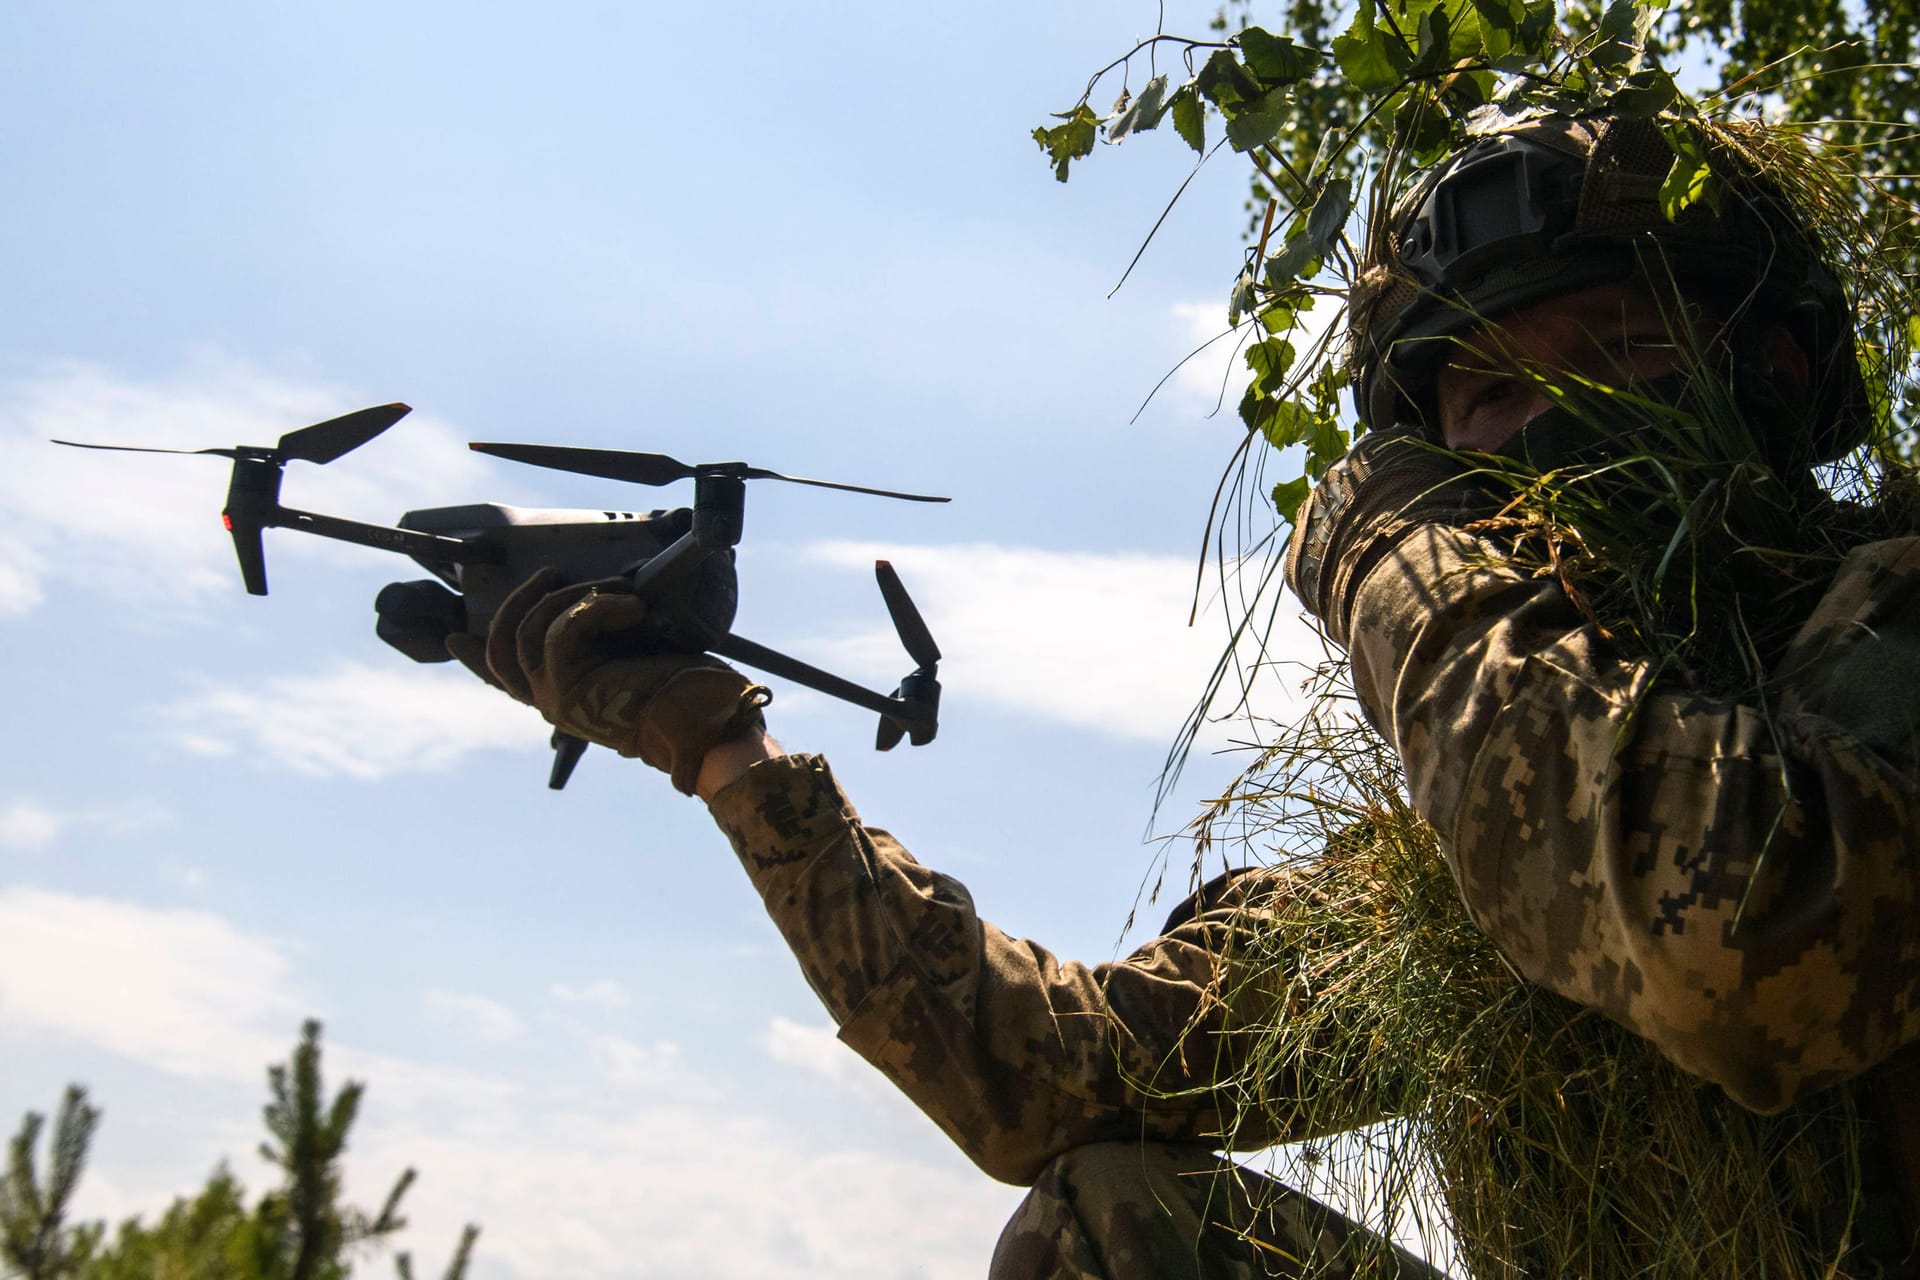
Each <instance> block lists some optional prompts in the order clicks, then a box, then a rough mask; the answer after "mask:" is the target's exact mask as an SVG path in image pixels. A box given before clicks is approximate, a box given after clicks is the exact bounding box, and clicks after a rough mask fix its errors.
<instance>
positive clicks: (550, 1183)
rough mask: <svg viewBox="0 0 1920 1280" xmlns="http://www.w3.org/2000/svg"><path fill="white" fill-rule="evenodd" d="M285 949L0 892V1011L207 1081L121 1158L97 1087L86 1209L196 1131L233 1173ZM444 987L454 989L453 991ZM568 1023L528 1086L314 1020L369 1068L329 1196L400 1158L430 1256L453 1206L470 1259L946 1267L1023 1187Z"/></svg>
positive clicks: (630, 1271)
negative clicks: (550, 1060)
mask: <svg viewBox="0 0 1920 1280" xmlns="http://www.w3.org/2000/svg"><path fill="white" fill-rule="evenodd" d="M290 970H291V966H290V963H289V959H288V952H287V949H286V948H285V947H284V946H282V945H279V944H276V943H274V942H272V941H269V940H265V939H262V938H259V937H256V936H252V935H248V934H246V933H243V932H241V931H240V930H238V929H236V928H235V927H234V926H232V925H231V924H229V923H228V922H226V921H224V920H222V919H220V918H219V917H217V916H214V915H211V914H208V913H205V912H196V911H155V910H151V909H148V908H144V907H139V906H134V905H131V904H128V903H123V902H112V901H105V900H100V899H93V898H84V897H76V896H69V895H62V894H55V893H46V892H41V891H36V890H26V889H14V890H7V891H4V892H0V1023H4V1025H6V1026H7V1027H8V1029H9V1032H10V1033H12V1034H18V1033H22V1032H24V1033H27V1034H47V1033H53V1034H57V1035H64V1036H70V1037H72V1038H74V1039H77V1040H79V1041H82V1042H84V1043H86V1044H88V1045H92V1046H95V1047H98V1048H104V1049H106V1050H109V1051H111V1052H114V1053H117V1054H121V1055H124V1056H126V1057H128V1058H131V1059H134V1060H136V1061H139V1062H142V1063H146V1064H149V1065H150V1066H151V1067H153V1068H155V1069H156V1070H159V1071H162V1072H166V1073H170V1074H173V1075H177V1076H187V1077H198V1078H203V1079H207V1080H209V1081H211V1082H213V1083H215V1084H217V1086H218V1087H217V1088H214V1089H211V1090H209V1091H208V1092H207V1094H206V1097H207V1099H208V1114H207V1116H206V1117H204V1118H203V1117H199V1116H186V1115H183V1114H181V1113H179V1112H177V1111H174V1112H171V1113H169V1114H171V1115H172V1116H173V1117H174V1120H178V1121H180V1122H185V1127H186V1128H188V1129H190V1130H191V1131H192V1132H193V1133H195V1134H198V1135H199V1138H198V1139H197V1140H196V1141H195V1142H194V1143H190V1144H182V1143H180V1142H178V1141H175V1139H177V1138H178V1137H179V1134H177V1133H175V1132H173V1129H174V1128H179V1127H181V1126H180V1125H178V1124H174V1121H173V1120H169V1121H168V1125H171V1126H172V1127H171V1128H170V1127H168V1125H163V1126H162V1129H161V1130H160V1131H156V1132H154V1133H152V1134H149V1135H148V1137H149V1139H150V1140H151V1141H165V1142H166V1144H167V1146H166V1150H165V1151H164V1152H157V1153H149V1156H148V1158H146V1159H145V1160H143V1161H141V1162H139V1165H140V1167H141V1171H140V1172H135V1167H134V1165H133V1164H130V1163H128V1162H127V1160H126V1156H125V1155H123V1154H121V1153H123V1152H124V1150H125V1147H126V1145H127V1143H128V1142H130V1141H131V1140H133V1139H134V1138H136V1137H137V1136H138V1135H140V1134H141V1132H142V1127H141V1126H139V1125H134V1126H133V1127H131V1128H129V1127H127V1122H126V1119H125V1118H124V1116H126V1115H131V1114H133V1113H134V1112H137V1111H139V1110H140V1106H139V1103H138V1099H137V1098H127V1097H125V1096H124V1095H117V1096H116V1098H115V1099H113V1100H112V1101H113V1102H114V1104H115V1105H116V1106H117V1107H119V1108H121V1109H122V1111H123V1113H124V1114H123V1120H122V1122H121V1123H120V1124H119V1125H117V1126H115V1128H114V1132H115V1133H116V1134H117V1135H119V1137H118V1138H117V1140H116V1142H115V1143H114V1144H112V1145H111V1146H109V1147H102V1148H101V1149H100V1150H99V1151H98V1152H97V1153H96V1159H95V1161H94V1166H95V1167H94V1168H93V1169H91V1170H90V1171H89V1174H88V1177H87V1179H86V1180H85V1182H83V1185H82V1204H81V1206H80V1211H81V1212H82V1213H83V1214H94V1213H111V1214H112V1215H114V1216H124V1215H129V1214H135V1213H142V1212H144V1213H152V1212H155V1211H156V1210H158V1209H159V1208H161V1207H162V1205H163V1204H164V1197H165V1195H166V1194H170V1193H173V1192H177V1191H178V1190H180V1188H181V1187H182V1186H184V1185H188V1184H190V1183H191V1182H192V1181H194V1180H197V1179H199V1178H201V1177H204V1175H205V1170H206V1167H207V1162H208V1158H209V1156H208V1153H209V1151H210V1150H213V1149H216V1148H217V1149H219V1150H224V1151H225V1152H226V1153H227V1154H229V1155H233V1156H237V1157H242V1163H241V1165H240V1166H239V1168H238V1171H239V1172H240V1173H241V1174H242V1176H243V1177H249V1180H250V1181H251V1176H250V1173H249V1168H248V1166H247V1165H246V1164H245V1162H244V1155H245V1152H246V1150H247V1149H248V1147H249V1146H250V1144H251V1142H252V1140H253V1137H254V1135H253V1133H252V1132H251V1126H247V1127H246V1128H244V1129H236V1128H235V1127H234V1122H233V1116H234V1114H235V1111H236V1107H235V1097H236V1095H238V1096H241V1097H243V1098H244V1097H253V1096H256V1091H257V1090H258V1088H259V1086H260V1070H261V1067H262V1065H263V1064H265V1063H268V1062H273V1061H282V1060H284V1059H285V1057H286V1054H287V1051H288V1048H289V1046H290V1044H291V1042H292V1029H293V1027H294V1026H296V1025H297V1022H298V1016H297V1006H298V1004H299V1003H300V1002H299V1001H297V1000H296V999H295V997H294V986H295V984H294V981H293V977H292V974H291V971H290ZM443 1003H449V1004H451V1005H453V1006H455V1007H459V1008H468V1007H471V1006H470V1001H469V1000H468V998H466V997H454V998H453V1000H452V1001H450V1002H443ZM792 1032H797V1033H798V1034H793V1033H792ZM818 1039H819V1036H818V1034H816V1033H815V1032H814V1031H813V1030H812V1029H809V1028H804V1027H798V1026H797V1025H791V1032H790V1033H788V1034H785V1035H783V1037H782V1042H783V1043H784V1044H786V1045H787V1046H789V1047H790V1048H792V1049H793V1050H794V1051H795V1052H796V1053H800V1054H805V1053H808V1052H811V1051H812V1050H813V1049H816V1048H817V1047H818ZM583 1041H584V1043H585V1044H586V1046H587V1049H588V1052H587V1053H586V1054H585V1055H584V1060H585V1062H586V1064H587V1065H589V1066H590V1067H592V1068H594V1071H593V1072H592V1074H591V1075H587V1076H585V1078H582V1074H583V1073H570V1074H569V1079H568V1082H567V1083H566V1085H565V1086H564V1087H561V1088H551V1087H539V1088H527V1087H521V1086H518V1085H514V1084H510V1083H506V1082H502V1081H500V1080H497V1079H491V1078H488V1077H481V1076H475V1075H473V1074H471V1073H468V1072H463V1071H460V1070H457V1069H456V1070H447V1069H444V1068H441V1067H438V1066H432V1065H428V1064H425V1063H421V1062H416V1061H411V1060H406V1059H399V1058H394V1057H391V1056H388V1055H382V1054H378V1053H368V1052H365V1051H362V1050H357V1049H355V1048H353V1047H351V1046H347V1045H342V1044H340V1043H338V1042H337V1041H334V1040H331V1039H330V1040H329V1041H328V1042H327V1044H326V1060H325V1064H324V1068H325V1071H326V1079H327V1083H328V1087H329V1088H337V1087H338V1086H339V1085H340V1083H341V1082H343V1081H344V1080H346V1079H348V1078H353V1079H358V1080H362V1081H364V1082H366V1084H367V1086H368V1093H367V1097H366V1102H365V1103H364V1105H363V1107H362V1110H361V1120H360V1123H359V1125H358V1127H357V1128H356V1131H355V1135H354V1142H353V1150H352V1154H351V1156H350V1158H349V1159H348V1161H347V1181H348V1194H349V1196H350V1197H351V1198H353V1199H356V1200H357V1201H359V1202H363V1203H364V1202H367V1201H369V1200H372V1199H374V1198H375V1197H377V1196H379V1195H381V1194H383V1193H384V1192H385V1190H386V1189H387V1187H388V1186H389V1185H390V1184H391V1181H392V1179H393V1176H394V1174H395V1173H396V1172H397V1171H398V1170H399V1169H401V1168H403V1167H406V1166H408V1165H411V1166H413V1167H415V1168H418V1169H419V1170H420V1172H421V1178H420V1184H419V1186H417V1187H416V1188H415V1189H414V1191H413V1192H412V1193H411V1195H410V1196H409V1201H408V1217H409V1218H410V1219H411V1220H412V1223H413V1226H412V1228H411V1229H410V1230H409V1232H408V1234H407V1238H406V1241H405V1244H406V1247H408V1248H410V1249H411V1250H413V1252H414V1253H415V1255H416V1256H417V1257H419V1258H421V1259H423V1260H427V1261H429V1263H430V1264H437V1262H438V1260H439V1259H441V1258H443V1257H445V1256H446V1253H447V1251H448V1250H450V1249H451V1248H452V1245H453V1242H454V1240H455V1239H456V1238H457V1236H458V1232H459V1228H460V1225H461V1224H462V1223H464V1222H467V1221H477V1222H480V1223H481V1224H483V1226H484V1233H483V1235H482V1236H481V1243H480V1249H479V1253H478V1254H477V1256H476V1259H475V1267H474V1274H475V1276H476V1277H490V1278H493V1280H521V1278H524V1280H544V1278H545V1277H548V1276H554V1275H566V1276H578V1277H581V1278H582V1280H614V1278H615V1277H620V1276H632V1275H660V1276H679V1275H699V1276H712V1277H718V1278H721V1280H728V1278H738V1280H747V1278H748V1277H759V1276H765V1275H781V1276H792V1277H798V1278H799V1280H815V1278H818V1280H826V1278H827V1277H849V1278H851V1280H895V1278H896V1277H900V1276H907V1275H911V1276H919V1277H923V1278H925V1280H960V1278H961V1277H966V1276H976V1275H979V1274H981V1272H982V1271H983V1270H984V1269H985V1263H986V1259H987V1257H988V1256H989V1254H990V1252H991V1250H992V1246H993V1241H994V1239H995V1237H996V1236H997V1234H998V1232H999V1228H1000V1224H1001V1223H1002V1222H1003V1221H1004V1220H1005V1218H1006V1216H1007V1214H1008V1213H1009V1212H1010V1211H1011V1210H1012V1208H1013V1205H1014V1203H1015V1202H1016V1201H1017V1199H1018V1198H1019V1195H1020V1192H1019V1191H1018V1190H1016V1189H1013V1188H1008V1187H1004V1186H999V1185H997V1184H994V1183H991V1182H990V1181H988V1180H987V1179H986V1178H985V1177H983V1176H982V1175H980V1174H979V1173H977V1172H975V1171H973V1170H971V1169H969V1168H967V1167H966V1166H965V1165H964V1163H963V1162H962V1161H961V1159H960V1157H959V1156H958V1155H957V1154H955V1153H953V1152H952V1151H951V1150H950V1149H948V1148H947V1147H946V1145H945V1140H944V1139H942V1138H939V1137H938V1136H936V1135H935V1134H934V1133H933V1131H932V1129H931V1126H927V1125H925V1123H924V1122H916V1123H917V1124H918V1125H919V1126H920V1141H919V1143H918V1144H917V1146H916V1148H915V1149H914V1150H912V1151H904V1152H903V1151H901V1150H896V1149H872V1148H866V1147H859V1146H851V1145H848V1144H846V1143H836V1142H833V1141H827V1142H822V1141H821V1140H820V1138H819V1129H820V1126H819V1125H812V1126H811V1127H804V1126H796V1124H795V1122H794V1118H792V1117H790V1116H788V1115H787V1114H785V1113H784V1112H783V1110H782V1103H781V1101H780V1099H779V1098H778V1097H776V1096H774V1095H772V1094H766V1095H762V1094H759V1093H756V1092H755V1091H754V1090H752V1089H749V1088H745V1087H743V1085H742V1081H741V1080H740V1079H737V1078H734V1077H732V1076H731V1075H727V1074H720V1075H716V1074H714V1073H712V1072H711V1070H710V1069H702V1068H699V1067H696V1066H695V1065H694V1064H692V1063H690V1062H689V1061H688V1060H687V1056H686V1054H685V1053H684V1052H683V1050H682V1049H681V1048H680V1047H679V1046H677V1045H675V1044H672V1043H671V1042H664V1041H663V1042H655V1043H651V1044H641V1043H637V1042H634V1041H630V1040H625V1039H622V1038H619V1037H614V1036H596V1035H586V1036H583ZM893 1101H894V1102H895V1103H896V1104H897V1105H898V1106H899V1107H902V1108H904V1107H905V1106H906V1104H905V1103H904V1101H901V1100H899V1099H897V1098H895V1099H893ZM170 1105H171V1106H175V1107H177V1105H178V1104H177V1102H176V1103H173V1104H170ZM825 1105H833V1104H831V1103H828V1104H825ZM845 1105H847V1106H848V1107H854V1108H857V1107H860V1106H862V1105H864V1104H863V1103H862V1102H861V1101H860V1100H859V1099H857V1098H851V1099H849V1100H848V1101H847V1102H846V1103H845ZM849 1114H852V1113H851V1112H850V1113H849ZM809 1119H817V1117H809ZM826 1127H827V1129H828V1130H829V1131H832V1130H833V1124H832V1122H831V1119H829V1120H828V1122H827V1125H826ZM208 1134H215V1135H217V1141H216V1140H210V1139H207V1135H208ZM210 1142H211V1144H212V1145H210ZM183 1146H186V1147H190V1148H191V1149H190V1150H182V1147H183Z"/></svg>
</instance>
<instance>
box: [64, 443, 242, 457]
mask: <svg viewBox="0 0 1920 1280" xmlns="http://www.w3.org/2000/svg"><path fill="white" fill-rule="evenodd" d="M53 443H55V444H64V445H66V446H67V447H68V448H69V449H108V450H111V451H112V452H114V453H212V454H218V455H219V456H220V457H222V458H237V457H239V456H240V451H239V450H238V449H153V448H149V447H147V446H145V445H137V444H82V443H81V442H80V441H78V440H55V441H54V442H53Z"/></svg>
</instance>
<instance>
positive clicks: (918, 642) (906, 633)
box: [873, 560, 940, 667]
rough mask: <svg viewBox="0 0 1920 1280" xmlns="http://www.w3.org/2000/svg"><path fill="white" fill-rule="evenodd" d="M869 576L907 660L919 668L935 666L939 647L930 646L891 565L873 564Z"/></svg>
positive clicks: (884, 562)
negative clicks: (877, 584) (876, 581)
mask: <svg viewBox="0 0 1920 1280" xmlns="http://www.w3.org/2000/svg"><path fill="white" fill-rule="evenodd" d="M873 576H874V577H875V578H877V579H879V581H880V598H881V599H883V600H885V601H886V602H887V613H888V614H889V615H891V616H892V618H893V629H894V630H895V631H898V632H899V633H900V643H901V644H903V645H905V646H906V650H907V656H908V657H909V658H912V659H913V660H914V661H915V662H916V663H918V664H919V665H920V666H923V667H931V666H933V665H934V664H935V663H937V662H939V661H940V646H939V645H937V644H935V643H934V642H933V633H932V632H930V631H928V630H927V624H926V620H925V619H923V618H922V617H921V616H920V610H919V609H917V608H915V607H914V603H913V599H912V597H910V596H909V595H907V588H906V586H905V584H904V583H902V582H901V581H900V573H899V571H898V570H897V569H895V568H894V567H893V564H892V562H891V561H887V560H875V561H874V562H873Z"/></svg>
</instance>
